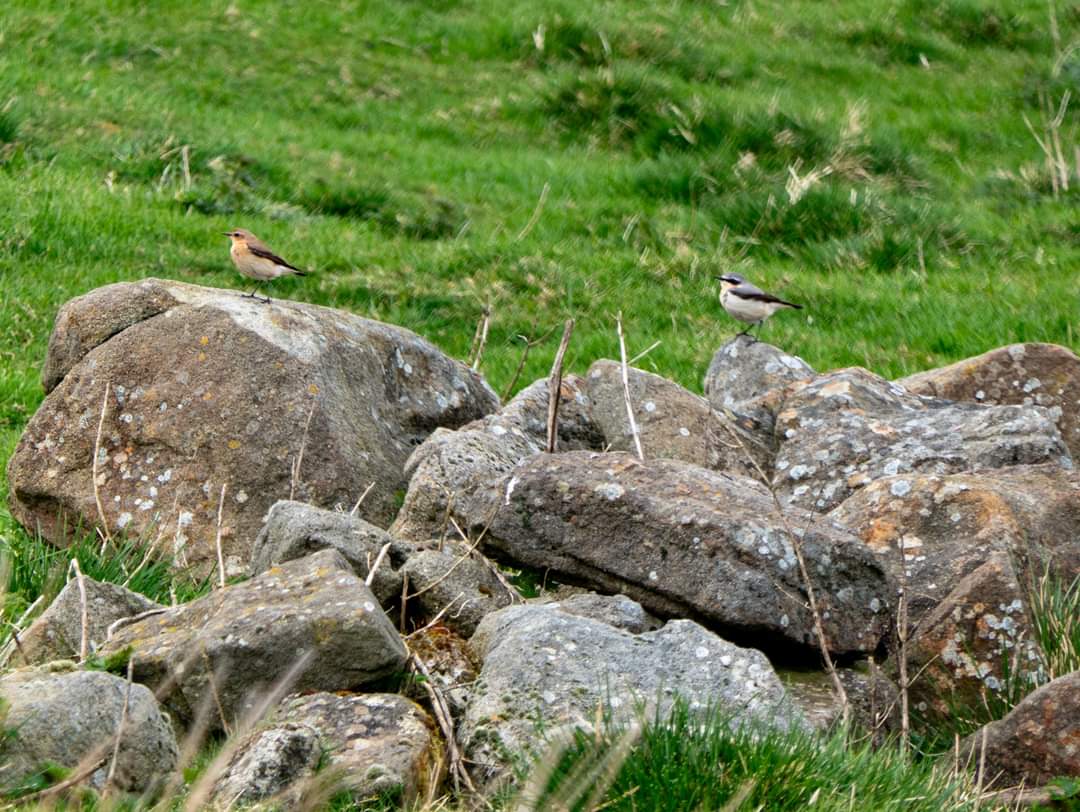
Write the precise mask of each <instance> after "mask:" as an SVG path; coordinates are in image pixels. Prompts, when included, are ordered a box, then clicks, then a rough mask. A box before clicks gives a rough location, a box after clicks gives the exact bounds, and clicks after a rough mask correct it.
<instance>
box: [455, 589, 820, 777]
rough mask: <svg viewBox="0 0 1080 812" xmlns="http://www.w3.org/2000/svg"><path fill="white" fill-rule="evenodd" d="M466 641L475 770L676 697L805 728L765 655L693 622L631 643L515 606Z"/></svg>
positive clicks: (468, 732)
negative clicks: (473, 661)
mask: <svg viewBox="0 0 1080 812" xmlns="http://www.w3.org/2000/svg"><path fill="white" fill-rule="evenodd" d="M470 642H471V645H472V647H473V649H474V651H476V652H477V654H478V656H479V657H480V658H481V659H482V660H483V668H482V669H481V671H480V677H479V679H478V681H477V684H476V689H475V692H474V694H473V697H472V701H471V702H470V703H469V707H468V709H467V710H466V713H465V719H464V721H463V724H462V725H461V727H460V729H459V738H460V739H461V741H462V743H463V745H464V749H465V753H466V756H467V757H468V758H470V759H472V760H473V761H474V762H475V763H479V764H484V765H506V764H507V763H508V761H510V760H512V759H513V758H514V757H515V756H516V755H519V754H523V753H528V752H529V749H530V746H531V745H532V744H533V743H535V742H539V741H540V736H539V733H538V729H537V728H538V725H543V727H544V729H545V730H547V731H553V730H555V729H558V728H562V727H578V728H582V729H585V730H589V729H590V726H591V724H592V722H593V721H594V720H595V719H596V715H597V709H598V708H607V709H610V710H611V712H612V714H613V716H614V717H615V720H616V721H619V720H623V721H625V720H627V719H633V718H634V713H635V710H636V709H637V706H638V704H639V703H644V704H645V705H646V706H647V708H648V709H647V710H645V718H652V717H653V714H654V712H658V713H659V714H661V715H663V714H665V713H667V712H668V711H669V710H670V709H671V707H672V703H673V702H674V700H675V698H676V697H677V696H678V697H682V698H683V699H684V700H685V701H686V702H687V703H688V705H689V707H690V709H691V710H695V711H696V710H704V709H706V708H719V709H720V710H721V711H723V712H725V713H730V714H731V716H732V718H733V719H737V720H740V721H742V720H750V719H754V720H757V721H760V722H762V723H764V724H767V725H773V726H776V727H777V728H780V729H787V728H789V727H791V726H798V725H801V724H803V722H802V717H801V715H800V714H799V713H798V711H797V710H795V708H794V707H793V706H792V705H791V704H790V702H789V701H788V699H787V697H786V695H785V693H784V689H783V686H782V685H781V683H780V680H779V679H778V678H777V676H776V674H775V672H774V671H773V670H772V667H771V666H770V665H769V661H768V660H766V659H765V656H764V655H763V654H761V653H760V652H758V651H755V650H753V649H742V648H739V647H738V646H735V645H733V644H732V643H729V642H727V641H725V640H722V639H721V638H719V637H717V636H716V635H714V634H712V633H711V632H709V631H707V630H706V629H704V628H703V627H701V626H699V625H698V624H696V623H694V622H693V621H689V620H675V621H671V622H670V623H668V624H667V625H666V626H664V627H663V628H662V629H660V630H658V631H654V632H646V633H644V634H639V635H633V634H629V633H628V632H624V631H621V630H619V629H614V628H612V627H611V626H609V625H607V624H606V623H601V622H600V621H597V620H592V619H591V618H584V617H578V616H574V615H568V614H566V613H565V612H561V611H558V610H557V609H554V608H553V607H552V606H550V605H529V606H511V607H508V608H506V609H502V610H500V611H498V612H495V613H494V614H491V615H488V616H487V617H486V618H484V620H483V622H482V623H481V624H480V627H479V628H478V629H477V630H476V634H475V635H473V638H472V640H471V641H470ZM497 772H498V771H497V770H491V771H490V772H488V773H487V774H485V775H484V776H482V777H483V778H484V779H491V778H493V775H492V773H497Z"/></svg>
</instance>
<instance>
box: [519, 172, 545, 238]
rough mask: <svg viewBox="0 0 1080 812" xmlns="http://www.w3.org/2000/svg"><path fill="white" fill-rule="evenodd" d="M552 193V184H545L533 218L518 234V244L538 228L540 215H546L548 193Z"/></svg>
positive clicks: (530, 218)
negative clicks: (545, 205) (545, 206)
mask: <svg viewBox="0 0 1080 812" xmlns="http://www.w3.org/2000/svg"><path fill="white" fill-rule="evenodd" d="M550 191H551V184H550V183H545V184H544V188H543V189H541V190H540V197H539V199H538V200H537V201H536V206H535V208H533V213H532V216H531V217H529V222H527V223H526V224H525V227H524V228H523V229H521V231H519V232H518V235H517V241H518V242H520V241H521V240H523V239H525V238H526V237H528V236H529V232H531V231H532V230H533V229H534V228H535V227H536V224H537V223H539V222H540V215H541V214H543V213H544V204H545V203H547V198H548V192H550Z"/></svg>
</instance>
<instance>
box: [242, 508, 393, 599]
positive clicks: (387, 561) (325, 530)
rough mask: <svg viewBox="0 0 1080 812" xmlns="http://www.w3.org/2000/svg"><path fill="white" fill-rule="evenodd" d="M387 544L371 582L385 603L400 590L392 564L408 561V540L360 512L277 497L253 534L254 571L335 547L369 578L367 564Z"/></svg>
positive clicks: (359, 573)
mask: <svg viewBox="0 0 1080 812" xmlns="http://www.w3.org/2000/svg"><path fill="white" fill-rule="evenodd" d="M386 544H389V545H390V550H388V551H387V554H386V557H385V558H384V559H383V562H382V563H381V564H380V565H379V568H378V569H377V570H376V571H375V580H374V581H373V582H372V584H371V591H372V592H374V593H375V597H377V598H378V599H379V602H380V603H382V604H384V605H385V604H386V603H387V602H389V601H391V600H393V599H395V598H398V597H400V595H401V573H400V572H397V571H396V570H395V569H394V566H393V565H394V560H395V559H396V560H397V561H398V562H399V563H403V562H404V559H405V557H406V555H407V554H408V552H409V550H408V549H407V548H406V547H405V545H402V544H401V543H396V542H394V540H393V539H392V538H391V537H390V536H389V535H387V533H386V531H385V530H380V529H379V528H378V527H375V525H373V524H369V523H368V522H365V521H364V520H363V519H361V518H360V517H359V516H353V515H350V514H348V513H345V512H343V511H337V510H323V509H322V508H317V507H314V506H313V505H306V504H304V503H303V502H288V501H281V502H276V503H274V505H273V506H272V507H271V508H270V513H269V514H268V515H267V517H266V524H265V525H263V528H262V530H260V531H259V535H258V537H257V538H256V539H255V548H254V550H253V551H252V553H251V569H250V572H251V574H252V575H258V574H259V573H260V572H264V571H265V570H268V569H269V568H270V567H272V566H273V565H275V564H281V563H284V562H286V561H293V560H294V559H297V558H303V557H304V556H307V555H311V554H312V553H314V552H318V551H319V550H337V551H338V552H339V553H341V554H342V556H344V557H345V560H346V561H348V562H349V566H351V567H352V571H353V572H354V573H356V575H357V577H359V578H367V574H368V564H369V563H374V562H375V559H377V558H378V556H379V551H380V550H382V548H383V546H384V545H386Z"/></svg>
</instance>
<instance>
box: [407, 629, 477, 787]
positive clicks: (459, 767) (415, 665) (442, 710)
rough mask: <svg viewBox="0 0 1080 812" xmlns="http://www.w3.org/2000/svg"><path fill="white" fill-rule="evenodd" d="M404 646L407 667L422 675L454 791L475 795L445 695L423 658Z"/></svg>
mask: <svg viewBox="0 0 1080 812" xmlns="http://www.w3.org/2000/svg"><path fill="white" fill-rule="evenodd" d="M405 648H406V650H407V651H408V652H409V668H410V669H411V670H413V671H414V672H417V673H419V674H420V676H421V677H422V679H421V680H419V682H420V684H421V686H423V688H424V692H425V693H426V694H427V695H428V699H429V700H430V702H431V710H432V712H433V714H434V716H435V721H436V722H437V723H438V725H439V729H440V730H441V731H442V734H443V738H444V739H445V741H446V755H447V763H448V764H449V765H450V777H451V780H453V782H454V791H455V792H456V793H460V792H461V788H462V787H463V786H464V787H465V788H466V789H467V790H468V791H469V792H470V793H472V794H473V795H475V794H476V787H475V786H473V782H472V779H471V778H470V777H469V771H468V770H467V769H466V768H465V760H464V759H463V758H462V756H461V752H460V751H459V750H458V746H457V736H456V734H455V732H454V717H453V715H452V714H451V713H450V706H449V705H448V704H447V702H446V697H445V696H443V693H442V691H441V690H440V689H439V687H438V685H436V684H435V679H434V678H433V677H432V676H431V670H430V669H429V668H428V667H427V664H426V663H425V662H424V660H423V659H422V658H421V657H420V656H418V655H417V653H416V652H415V651H413V650H412V649H410V648H409V646H408V643H406V644H405Z"/></svg>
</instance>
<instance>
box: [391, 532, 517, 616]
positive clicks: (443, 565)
mask: <svg viewBox="0 0 1080 812" xmlns="http://www.w3.org/2000/svg"><path fill="white" fill-rule="evenodd" d="M493 567H494V565H493V564H492V563H491V562H489V561H487V560H486V559H485V558H484V556H483V554H482V553H480V552H478V551H476V550H472V551H470V550H469V549H468V548H467V547H463V546H462V545H461V544H454V543H450V542H447V543H446V544H445V545H444V546H443V549H441V550H439V549H430V550H422V551H421V552H418V553H414V554H413V555H412V556H410V557H409V560H408V561H406V562H405V566H404V567H402V570H401V572H402V575H404V576H405V577H407V578H408V579H409V589H408V595H409V596H410V597H409V605H410V606H411V607H414V608H416V607H418V608H419V610H420V613H421V615H422V616H423V617H424V618H425V619H429V620H430V619H431V618H434V617H435V616H436V615H438V614H439V613H440V612H443V610H446V611H445V613H444V614H443V615H442V620H441V622H442V624H443V625H445V626H446V627H447V628H450V629H453V630H454V631H455V632H457V633H458V634H460V635H462V636H464V637H468V636H469V635H471V634H472V633H473V632H474V631H476V624H478V623H479V622H480V621H481V620H482V619H483V618H484V615H487V614H490V613H491V612H494V611H495V610H496V609H501V608H503V607H504V606H509V605H510V604H511V603H514V602H518V603H520V602H521V601H522V600H523V599H522V597H521V595H519V594H518V592H517V590H516V589H513V588H510V589H508V588H507V587H506V586H505V585H504V584H503V582H502V581H500V580H499V578H498V576H496V574H495V572H494V571H493ZM413 596H415V597H413Z"/></svg>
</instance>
